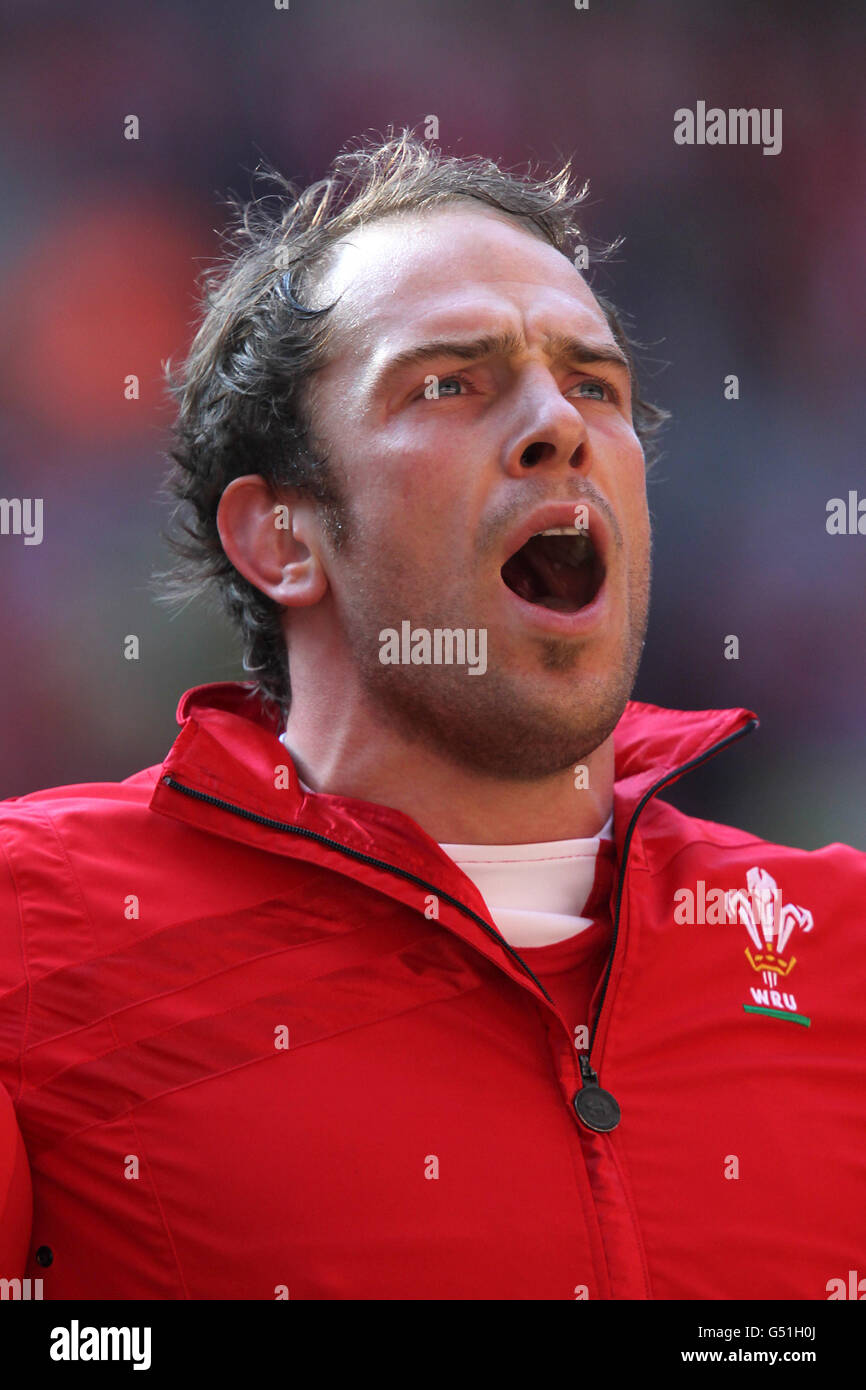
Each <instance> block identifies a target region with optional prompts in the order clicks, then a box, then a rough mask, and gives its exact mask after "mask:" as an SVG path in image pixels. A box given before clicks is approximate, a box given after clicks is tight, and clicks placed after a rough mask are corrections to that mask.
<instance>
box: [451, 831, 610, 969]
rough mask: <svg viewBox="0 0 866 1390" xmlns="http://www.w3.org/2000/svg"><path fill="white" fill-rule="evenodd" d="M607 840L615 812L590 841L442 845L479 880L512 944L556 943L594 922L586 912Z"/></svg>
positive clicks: (476, 883)
mask: <svg viewBox="0 0 866 1390" xmlns="http://www.w3.org/2000/svg"><path fill="white" fill-rule="evenodd" d="M602 839H605V840H611V839H613V816H612V815H611V816H610V817H609V818H608V821H607V823H606V825H604V826H603V827H602V829H601V831H600V832H599V834H598V835H596V836H594V837H593V838H592V839H589V840H547V841H544V842H543V843H541V844H535V845H440V846H439V848H440V849H442V850H444V851H445V853H446V854H447V855H448V856H449V857H450V858H451V859H453V860H454V861H455V863H456V864H458V865H459V867H460V868H461V869H462V870H463V872H464V873H465V874H466V876H467V878H471V879H472V882H473V883H474V884H475V886H476V888H477V889H478V891H479V893H480V894H481V896H482V898H483V899H484V901H485V903H486V904H487V906H488V908H489V909H490V915H491V917H492V918H493V921H494V922H495V924H496V926H497V927H498V928H499V930H500V931H501V933H502V935H503V936H504V937H505V940H506V941H507V942H508V944H509V946H514V947H515V948H520V947H521V946H524V947H528V946H552V945H553V944H554V943H555V942H557V941H566V940H567V939H568V938H569V937H570V936H577V935H578V933H579V932H582V931H585V930H586V928H587V927H590V926H592V919H591V918H589V917H582V916H581V915H580V914H581V912H582V911H583V908H584V907H585V906H586V902H587V899H588V898H589V895H590V893H591V892H592V885H593V882H594V881H595V861H596V858H597V855H598V848H599V843H600V841H601V840H602Z"/></svg>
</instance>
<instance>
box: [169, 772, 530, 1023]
mask: <svg viewBox="0 0 866 1390" xmlns="http://www.w3.org/2000/svg"><path fill="white" fill-rule="evenodd" d="M161 780H162V781H163V782H164V784H165V785H166V786H167V787H171V788H172V790H173V791H176V792H183V794H184V796H194V797H195V798H196V800H197V801H206V802H207V803H208V805H209V806H219V807H220V809H221V810H223V811H230V812H231V813H232V815H234V816H242V817H243V819H244V820H251V821H253V822H254V823H255V824H256V825H266V826H268V828H269V829H271V830H282V831H284V832H285V833H286V834H289V835H300V836H301V837H302V838H303V839H305V840H315V841H316V843H317V844H320V845H327V847H328V849H336V850H339V851H340V853H341V854H345V855H347V856H348V857H349V858H350V859H356V860H357V861H358V863H359V864H372V865H373V867H374V868H376V869H386V870H387V871H388V873H390V874H396V875H397V877H398V878H405V879H406V880H407V881H408V882H409V883H416V884H417V885H418V887H419V888H426V889H427V890H428V892H430V893H432V894H434V896H435V897H437V898H443V899H444V900H445V902H447V903H450V904H451V906H452V907H456V908H458V909H459V911H460V912H462V913H463V914H464V916H466V917H470V918H471V919H472V921H473V922H477V923H478V925H479V927H483V928H484V930H485V931H486V933H487V935H488V936H489V937H491V938H492V940H493V941H495V942H496V944H497V945H498V946H504V947H505V949H506V951H507V952H508V954H509V955H510V956H513V958H514V959H515V960H516V961H517V963H518V965H519V966H520V967H521V969H523V970H525V971H526V973H527V975H528V976H529V978H530V979H531V980H532V982H533V984H535V985H537V986H538V988H539V989H540V990H541V992H542V994H543V995H544V997H545V999H546V1000H547V1002H548V1004H550V1005H551V1006H552V1007H553V1008H555V1007H556V1005H555V1004H554V1003H553V1000H552V999H551V997H550V995H549V994H548V992H547V990H546V989H545V988H544V985H543V984H542V983H541V981H540V980H538V979H536V977H535V975H534V974H533V973H532V971H531V970H530V968H529V966H528V965H527V964H526V961H525V960H522V959H521V957H520V956H519V955H518V954H517V952H516V951H515V949H514V947H513V946H509V944H508V942H507V941H506V940H505V937H504V936H502V935H501V934H500V933H499V932H498V931H497V930H496V928H495V927H492V926H491V925H490V923H489V922H485V920H484V918H483V917H479V916H478V913H477V912H473V911H472V908H471V907H467V906H466V904H465V903H462V902H461V901H460V899H459V898H453V897H452V896H451V894H450V893H445V892H444V891H443V890H442V889H441V888H437V887H436V886H435V884H433V883H428V882H427V880H426V879H424V878H419V876H418V875H417V874H413V873H410V872H409V870H408V869H398V868H397V866H396V865H395V864H386V863H385V860H384V859H374V857H373V856H372V855H371V854H363V853H362V852H361V850H358V849H350V848H349V846H348V845H341V844H340V842H339V840H329V839H328V837H327V835H320V834H319V833H318V832H317V831H315V830H307V829H306V827H305V826H302V825H289V824H288V823H287V822H286V821H282V820H272V819H271V818H270V816H260V815H259V814H258V813H257V812H256V811H247V810H246V809H245V808H244V807H243V806H235V805H234V804H233V803H232V802H231V801H222V800H221V799H220V798H219V797H218V796H209V795H208V793H207V792H199V791H196V790H195V789H194V788H193V787H185V786H184V785H183V783H182V782H178V781H177V780H176V779H175V778H174V777H172V776H171V774H170V773H166V774H165V775H164V777H163V778H162V779H161Z"/></svg>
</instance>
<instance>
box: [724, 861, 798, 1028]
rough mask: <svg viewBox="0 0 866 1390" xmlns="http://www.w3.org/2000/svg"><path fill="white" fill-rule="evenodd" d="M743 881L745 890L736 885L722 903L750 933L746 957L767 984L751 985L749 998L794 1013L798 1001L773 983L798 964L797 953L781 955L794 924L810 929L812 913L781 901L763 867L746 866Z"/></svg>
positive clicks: (776, 888)
mask: <svg viewBox="0 0 866 1390" xmlns="http://www.w3.org/2000/svg"><path fill="white" fill-rule="evenodd" d="M746 883H747V884H748V891H745V890H744V889H742V888H738V889H737V890H736V891H735V892H729V893H727V894H726V895H725V897H726V903H725V905H726V908H727V911H728V914H729V916H730V918H731V919H732V920H736V921H739V922H741V923H742V925H743V926H744V927H745V928H746V931H747V932H748V933H749V936H750V937H751V940H752V943H753V945H754V947H755V954H754V955H753V954H752V951H751V949H750V948H749V947H748V946H747V947H746V959H747V961H748V962H749V964H750V965H751V967H752V969H753V970H755V971H757V972H758V973H759V974H760V975H761V976H762V977H763V980H764V984H765V985H766V986H767V988H766V989H756V988H754V987H752V990H751V994H752V998H753V999H754V1001H755V1004H756V1005H762V1006H763V1007H764V1008H769V1007H770V1006H772V1007H773V1008H775V1009H787V1010H788V1011H789V1012H790V1013H796V1011H797V1001H796V999H795V998H794V996H793V994H789V993H786V992H780V991H779V990H778V989H777V988H776V986H777V985H778V983H779V980H784V979H786V978H787V977H788V975H790V973H791V971H792V970H793V969H794V966H795V965H796V964H797V958H796V956H791V957H790V959H788V958H786V957H785V954H784V952H785V947H786V946H787V944H788V941H789V940H790V937H791V933H792V932H793V930H794V928H795V927H800V929H801V930H802V931H804V932H810V931H811V930H812V928H813V926H814V925H815V924H814V920H813V918H812V914H811V912H809V910H808V909H807V908H805V907H795V906H794V904H793V903H784V904H783V902H782V891H781V889H780V888H778V887H777V885H776V880H775V879H774V878H773V876H772V874H769V873H767V870H766V869H758V868H754V869H749V871H748V873H747V874H746Z"/></svg>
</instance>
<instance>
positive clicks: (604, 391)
mask: <svg viewBox="0 0 866 1390" xmlns="http://www.w3.org/2000/svg"><path fill="white" fill-rule="evenodd" d="M574 390H575V391H585V390H588V391H597V392H598V395H597V396H590V398H589V399H590V400H596V401H604V400H608V399H611V398H612V396H613V392H612V390H611V387H610V386H608V384H607V382H606V381H598V380H590V381H579V382H578V383H577V385H576V386H575V387H574Z"/></svg>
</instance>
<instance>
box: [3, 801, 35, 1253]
mask: <svg viewBox="0 0 866 1390" xmlns="http://www.w3.org/2000/svg"><path fill="white" fill-rule="evenodd" d="M0 811H2V808H0ZM2 820H3V817H2V814H0V822H2ZM7 846H8V840H7V838H6V835H5V827H4V826H3V825H2V823H0V1279H20V1278H22V1277H23V1275H24V1268H25V1264H26V1261H27V1254H28V1251H29V1248H30V1236H31V1227H32V1221H33V1192H32V1185H31V1178H30V1164H29V1161H28V1158H27V1151H26V1149H25V1147H24V1139H23V1137H22V1134H21V1129H20V1127H19V1124H18V1118H17V1115H16V1113H15V1106H14V1105H13V1103H12V1096H11V1095H10V1092H9V1089H8V1087H9V1086H10V1084H11V1085H12V1086H13V1088H14V1087H15V1086H16V1084H17V1082H16V1078H17V1074H18V1058H19V1056H20V1050H21V1029H22V1022H23V995H24V992H25V991H24V989H23V988H22V986H23V983H24V969H23V956H22V943H21V919H20V913H19V904H18V894H17V892H16V890H15V882H14V879H13V876H12V872H11V869H10V866H9V861H8V858H7V855H6V853H5V850H6V848H7Z"/></svg>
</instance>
